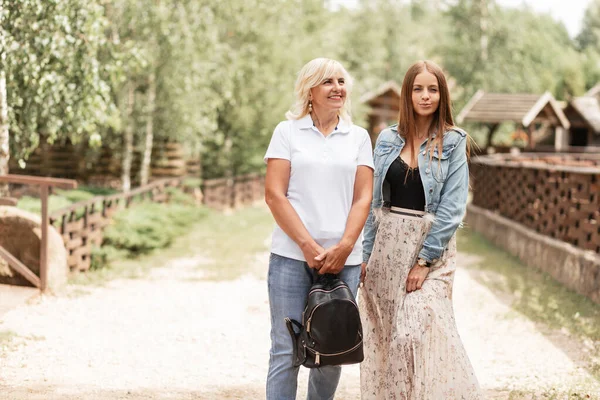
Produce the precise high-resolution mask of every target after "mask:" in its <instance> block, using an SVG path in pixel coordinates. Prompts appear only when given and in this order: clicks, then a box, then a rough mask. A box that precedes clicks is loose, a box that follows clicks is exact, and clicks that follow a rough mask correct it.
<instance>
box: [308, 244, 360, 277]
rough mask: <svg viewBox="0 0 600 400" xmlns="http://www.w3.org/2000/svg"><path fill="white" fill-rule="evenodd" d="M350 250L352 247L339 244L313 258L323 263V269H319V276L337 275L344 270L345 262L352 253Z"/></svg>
mask: <svg viewBox="0 0 600 400" xmlns="http://www.w3.org/2000/svg"><path fill="white" fill-rule="evenodd" d="M352 248H353V246H348V245H346V244H343V243H341V242H340V243H338V244H336V245H335V246H331V247H330V248H328V249H327V250H325V251H324V252H323V253H321V254H319V255H318V256H317V257H315V260H316V261H323V267H321V268H320V269H319V274H321V275H322V274H339V273H340V271H341V270H342V269H344V265H345V264H346V260H347V259H348V256H349V255H350V253H352Z"/></svg>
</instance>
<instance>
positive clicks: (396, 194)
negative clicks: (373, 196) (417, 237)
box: [385, 156, 425, 211]
mask: <svg viewBox="0 0 600 400" xmlns="http://www.w3.org/2000/svg"><path fill="white" fill-rule="evenodd" d="M407 172H408V176H407V175H406V173H407ZM385 180H386V182H388V183H389V184H390V195H391V196H390V202H391V205H392V206H393V207H402V208H408V209H410V210H419V211H424V210H425V190H424V189H423V182H421V175H420V174H419V167H416V168H410V167H409V166H408V165H407V164H406V163H405V162H404V160H403V159H402V158H401V157H400V156H398V158H396V159H395V160H394V161H393V162H392V164H391V165H390V167H389V169H388V171H387V174H386V175H385Z"/></svg>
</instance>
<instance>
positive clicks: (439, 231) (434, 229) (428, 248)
mask: <svg viewBox="0 0 600 400" xmlns="http://www.w3.org/2000/svg"><path fill="white" fill-rule="evenodd" d="M467 140H468V137H466V136H465V137H462V138H461V139H460V141H459V142H458V144H457V145H456V148H455V149H454V151H452V154H451V155H450V159H449V165H448V177H447V178H446V181H445V182H444V186H443V188H442V193H441V196H440V204H439V205H438V208H437V211H436V213H435V219H434V221H433V224H432V225H431V229H430V230H429V232H428V234H427V236H426V237H425V241H424V244H423V248H422V249H421V251H420V252H419V257H420V258H423V259H425V260H427V261H430V262H433V261H435V260H438V259H439V258H440V257H441V256H442V253H443V252H444V249H445V248H446V246H447V245H448V242H449V241H450V238H452V236H453V235H454V233H455V232H456V230H457V229H458V227H459V225H460V223H461V222H462V219H463V216H464V214H465V211H466V208H467V196H468V194H469V166H468V162H467V150H466V148H467Z"/></svg>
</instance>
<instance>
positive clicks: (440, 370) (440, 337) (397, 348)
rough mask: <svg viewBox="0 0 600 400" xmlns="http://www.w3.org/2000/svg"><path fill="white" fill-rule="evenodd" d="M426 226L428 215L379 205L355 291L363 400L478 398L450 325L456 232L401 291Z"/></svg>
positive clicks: (474, 380) (452, 322)
mask: <svg viewBox="0 0 600 400" xmlns="http://www.w3.org/2000/svg"><path fill="white" fill-rule="evenodd" d="M430 226H431V223H430V221H429V220H428V218H427V217H419V216H407V215H400V214H395V213H392V212H390V211H383V213H382V215H381V217H380V218H379V228H378V231H377V236H376V238H375V244H374V247H373V252H372V254H371V258H370V260H369V264H368V266H367V275H366V279H365V283H364V286H363V287H362V288H361V289H360V293H359V307H360V311H361V318H362V322H363V333H364V353H365V360H364V361H363V362H362V364H361V366H360V381H361V382H360V383H361V398H362V399H363V400H371V399H373V400H379V399H381V400H389V399H403V400H452V399H462V400H471V399H481V398H482V397H481V393H480V389H479V384H478V382H477V378H476V377H475V373H474V371H473V367H472V366H471V362H470V361H469V358H468V356H467V354H466V352H465V349H464V346H463V344H462V342H461V340H460V337H459V335H458V331H457V329H456V322H455V320H454V310H453V308H452V283H453V279H454V271H455V270H456V237H455V236H454V237H452V239H451V240H450V242H449V244H448V246H447V249H446V251H444V253H443V255H442V257H441V258H440V260H439V261H438V262H436V263H435V264H433V265H432V267H431V271H430V272H429V275H428V276H427V279H426V280H425V282H424V284H423V287H422V288H421V289H420V290H417V291H415V292H412V293H406V278H407V276H408V272H409V271H410V269H411V268H412V266H413V265H414V264H415V262H416V259H417V256H418V253H419V251H420V249H421V246H422V244H423V241H424V239H425V235H426V234H427V231H428V230H429V228H430Z"/></svg>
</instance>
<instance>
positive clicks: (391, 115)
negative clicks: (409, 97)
mask: <svg viewBox="0 0 600 400" xmlns="http://www.w3.org/2000/svg"><path fill="white" fill-rule="evenodd" d="M400 91H401V88H400V86H399V85H398V84H397V83H396V82H394V81H388V82H385V83H384V84H382V85H381V86H379V88H377V90H375V91H373V92H368V93H365V94H364V95H363V96H362V97H361V98H360V101H361V103H363V104H365V105H366V106H367V107H368V108H369V111H368V112H367V118H368V127H367V130H368V131H369V135H370V136H371V142H372V143H373V145H374V144H375V140H376V139H377V135H379V132H381V131H382V130H383V129H384V128H386V127H388V126H390V125H393V124H395V123H397V122H398V113H399V112H400Z"/></svg>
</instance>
